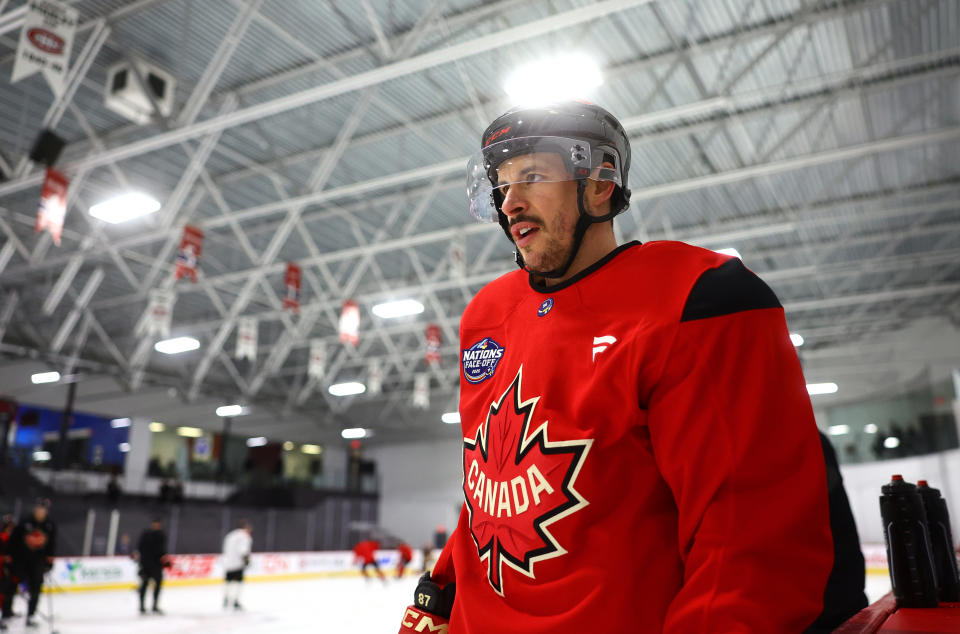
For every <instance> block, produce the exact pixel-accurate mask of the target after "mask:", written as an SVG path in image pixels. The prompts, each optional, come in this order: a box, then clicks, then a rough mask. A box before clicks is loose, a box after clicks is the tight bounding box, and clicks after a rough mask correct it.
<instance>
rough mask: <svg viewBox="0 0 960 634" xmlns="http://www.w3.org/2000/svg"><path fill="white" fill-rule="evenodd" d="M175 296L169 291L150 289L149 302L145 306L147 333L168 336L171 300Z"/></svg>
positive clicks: (171, 317) (171, 309) (171, 314)
mask: <svg viewBox="0 0 960 634" xmlns="http://www.w3.org/2000/svg"><path fill="white" fill-rule="evenodd" d="M175 298H176V296H175V295H174V294H173V293H172V292H171V291H166V290H162V289H154V290H152V291H150V304H149V306H148V308H147V323H146V328H147V334H149V335H153V334H158V335H161V336H163V337H169V336H170V323H171V321H172V319H173V302H174V299H175Z"/></svg>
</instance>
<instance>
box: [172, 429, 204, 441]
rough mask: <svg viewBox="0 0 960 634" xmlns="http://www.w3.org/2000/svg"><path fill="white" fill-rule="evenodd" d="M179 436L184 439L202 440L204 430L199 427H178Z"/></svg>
mask: <svg viewBox="0 0 960 634" xmlns="http://www.w3.org/2000/svg"><path fill="white" fill-rule="evenodd" d="M177 435H178V436H183V437H184V438H200V437H201V436H203V430H202V429H200V428H199V427H177Z"/></svg>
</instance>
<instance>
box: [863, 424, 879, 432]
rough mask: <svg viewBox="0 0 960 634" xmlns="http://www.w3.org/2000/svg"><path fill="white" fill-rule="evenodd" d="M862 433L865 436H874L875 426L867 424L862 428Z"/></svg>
mask: <svg viewBox="0 0 960 634" xmlns="http://www.w3.org/2000/svg"><path fill="white" fill-rule="evenodd" d="M863 433H865V434H875V433H877V426H876V425H874V424H873V423H867V424H866V425H864V426H863Z"/></svg>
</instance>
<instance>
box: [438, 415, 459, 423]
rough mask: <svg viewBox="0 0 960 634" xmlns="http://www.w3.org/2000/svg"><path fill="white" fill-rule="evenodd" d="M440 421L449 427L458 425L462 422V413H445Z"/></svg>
mask: <svg viewBox="0 0 960 634" xmlns="http://www.w3.org/2000/svg"><path fill="white" fill-rule="evenodd" d="M440 420H442V421H443V422H445V423H446V424H448V425H456V424H457V423H459V422H460V412H444V413H443V414H442V415H441V416H440Z"/></svg>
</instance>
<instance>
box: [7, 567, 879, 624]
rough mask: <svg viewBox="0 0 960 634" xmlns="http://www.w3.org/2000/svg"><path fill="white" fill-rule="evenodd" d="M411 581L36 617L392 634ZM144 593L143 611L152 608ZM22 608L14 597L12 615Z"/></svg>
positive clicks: (73, 598) (79, 597)
mask: <svg viewBox="0 0 960 634" xmlns="http://www.w3.org/2000/svg"><path fill="white" fill-rule="evenodd" d="M416 585H417V577H416V576H408V577H404V578H403V579H388V581H387V584H386V585H384V584H383V583H382V582H381V581H380V580H378V579H373V580H370V581H364V580H363V579H361V578H353V577H348V578H331V579H314V580H307V581H270V582H257V583H247V584H245V587H244V589H243V598H242V603H243V606H244V609H243V610H242V611H236V610H233V609H229V610H225V609H223V587H222V586H219V585H209V586H188V587H183V586H181V587H165V588H164V589H163V593H162V594H161V595H160V608H161V609H162V610H163V611H164V615H162V616H157V615H153V614H148V615H146V616H142V615H140V613H139V611H138V599H137V595H136V592H134V591H133V590H129V591H126V590H110V591H104V592H68V593H63V594H54V595H52V597H48V596H44V597H43V602H42V603H41V607H40V610H39V611H40V612H42V613H43V614H44V615H46V614H49V610H50V605H51V598H52V603H53V609H54V623H53V626H54V628H55V630H56V631H57V632H59V633H60V634H121V633H122V634H130V633H131V632H134V633H136V634H173V633H174V632H176V633H181V632H199V633H201V634H216V633H220V632H231V633H234V634H273V633H281V632H282V633H284V634H306V633H308V632H309V633H310V634H317V633H320V632H336V633H337V634H340V633H344V634H346V633H350V634H354V633H362V634H366V633H369V634H384V633H387V632H396V631H397V630H398V629H399V628H400V619H401V618H402V617H403V611H404V608H406V606H408V605H410V603H412V601H413V591H414V588H415V587H416ZM889 591H890V579H889V578H888V577H886V576H884V575H877V574H871V575H867V597H868V598H869V599H870V602H871V603H872V602H874V601H876V600H877V599H879V598H880V597H881V596H883V595H884V594H885V593H887V592H889ZM150 602H151V599H150V595H149V593H148V598H147V607H148V608H149V607H150ZM25 608H26V605H25V604H24V603H23V602H22V601H21V600H20V599H18V601H17V604H16V606H15V610H16V611H17V612H19V613H21V614H22V613H23V612H24V609H25ZM9 625H10V630H9V633H10V634H20V633H22V632H29V633H30V634H48V633H49V632H50V631H51V630H50V624H49V622H48V621H47V620H45V619H39V626H38V627H35V628H25V627H24V624H23V618H22V617H20V618H17V619H13V620H11V621H10V622H9Z"/></svg>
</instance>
